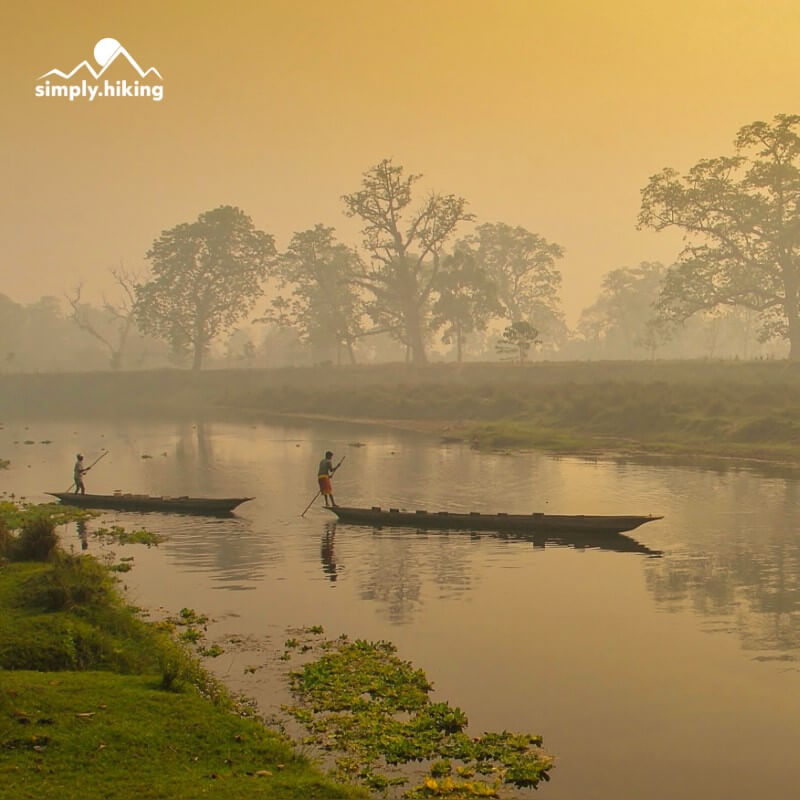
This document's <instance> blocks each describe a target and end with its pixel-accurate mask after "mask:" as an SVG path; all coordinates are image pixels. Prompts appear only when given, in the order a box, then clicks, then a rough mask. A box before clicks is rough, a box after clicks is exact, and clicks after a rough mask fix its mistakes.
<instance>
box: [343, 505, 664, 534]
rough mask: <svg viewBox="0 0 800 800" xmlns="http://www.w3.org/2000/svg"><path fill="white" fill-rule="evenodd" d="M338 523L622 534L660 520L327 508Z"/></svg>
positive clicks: (652, 517) (629, 517)
mask: <svg viewBox="0 0 800 800" xmlns="http://www.w3.org/2000/svg"><path fill="white" fill-rule="evenodd" d="M328 510H329V511H332V512H333V513H334V514H336V516H337V517H338V518H339V519H340V520H341V521H342V522H349V523H352V524H356V525H372V526H378V527H381V526H387V527H392V526H396V527H403V528H408V527H411V528H450V529H462V530H490V531H503V530H513V531H543V532H557V531H572V532H575V531H582V532H585V533H622V532H623V531H632V530H633V529H634V528H638V527H639V526H640V525H644V523H646V522H652V521H653V520H657V519H662V517H656V516H646V517H643V516H616V517H615V516H588V515H583V514H580V515H572V516H570V515H566V514H478V513H476V512H472V513H469V514H457V513H453V512H447V511H435V512H428V511H401V510H399V509H394V508H392V509H381V508H378V507H374V508H353V507H348V506H335V507H334V508H331V509H328Z"/></svg>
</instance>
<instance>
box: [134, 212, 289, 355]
mask: <svg viewBox="0 0 800 800" xmlns="http://www.w3.org/2000/svg"><path fill="white" fill-rule="evenodd" d="M274 255H275V244H274V240H273V238H272V236H270V235H269V234H267V233H264V232H263V231H260V230H257V229H256V228H255V227H254V226H253V221H252V220H251V219H250V217H248V216H247V215H246V214H245V213H244V212H243V211H241V210H240V209H238V208H235V207H233V206H220V207H219V208H216V209H214V210H212V211H206V212H204V213H203V214H200V216H199V217H198V218H197V220H196V221H195V222H191V223H181V224H180V225H176V226H175V227H174V228H171V229H170V230H167V231H163V232H162V233H161V236H159V238H158V239H156V240H155V241H154V242H153V246H152V247H151V248H150V250H149V251H148V253H147V258H148V260H149V261H150V263H151V268H152V271H153V275H154V277H153V279H152V280H151V281H150V282H149V283H145V284H143V285H139V286H137V287H136V318H137V321H138V322H139V325H140V326H141V328H142V330H143V331H144V332H145V333H150V334H153V335H155V336H158V337H160V338H162V339H165V340H167V341H168V342H170V344H171V346H172V349H173V353H174V354H175V355H178V354H179V353H182V352H191V354H192V369H195V370H199V369H200V368H201V366H202V362H203V356H204V355H205V353H206V351H207V349H208V347H209V345H210V343H211V341H212V340H213V339H214V338H215V337H216V336H218V335H220V334H222V333H225V332H227V331H228V330H230V329H231V328H232V327H233V326H234V325H235V324H236V322H237V321H238V320H240V319H241V318H242V317H244V316H245V315H246V314H247V313H248V312H249V311H250V310H251V309H252V307H253V305H254V303H255V302H256V300H257V299H258V298H259V297H260V296H261V294H262V293H263V289H262V287H261V283H262V281H263V280H264V279H265V278H266V276H267V273H268V270H269V268H270V265H271V263H272V258H273V257H274Z"/></svg>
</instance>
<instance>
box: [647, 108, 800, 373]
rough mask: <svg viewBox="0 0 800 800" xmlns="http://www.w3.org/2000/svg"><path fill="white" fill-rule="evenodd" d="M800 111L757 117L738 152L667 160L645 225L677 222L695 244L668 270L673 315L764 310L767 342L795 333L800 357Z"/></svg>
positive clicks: (654, 180) (651, 191)
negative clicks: (680, 163)
mask: <svg viewBox="0 0 800 800" xmlns="http://www.w3.org/2000/svg"><path fill="white" fill-rule="evenodd" d="M799 130H800V116H796V115H786V114H779V115H777V116H776V117H775V118H774V120H773V121H772V123H767V122H754V123H752V124H750V125H746V126H744V127H743V128H741V129H740V130H739V132H738V134H737V136H736V139H735V142H734V147H735V153H734V155H728V156H719V157H717V158H708V159H703V160H701V161H698V162H697V164H695V165H694V166H693V167H692V168H691V169H690V170H689V171H688V172H687V173H686V174H685V175H680V174H679V173H678V172H677V171H676V170H674V169H671V168H667V169H664V170H662V171H661V172H660V173H658V174H657V175H654V176H653V177H651V178H650V181H649V182H648V184H647V186H646V187H645V188H644V189H643V190H642V206H641V211H640V214H639V225H640V226H641V227H647V228H652V229H654V230H657V231H660V230H664V229H666V228H677V229H679V230H681V231H683V232H684V234H685V242H686V244H685V247H684V249H683V251H682V253H681V255H680V258H679V260H678V262H677V263H676V264H675V265H674V266H673V267H671V268H670V269H669V271H668V272H667V275H666V277H665V282H664V287H663V290H662V292H661V295H660V298H659V302H658V308H659V312H660V315H661V316H662V318H664V319H668V320H685V319H687V318H688V317H690V316H691V315H692V314H694V313H695V312H697V311H700V310H702V309H713V308H716V307H718V306H737V305H738V306H743V307H745V308H749V309H753V310H755V311H757V312H759V315H760V319H761V337H762V340H767V339H770V338H775V337H780V338H785V339H788V341H789V345H790V350H789V358H791V359H794V360H797V359H800V317H799V316H798V301H799V300H800V295H799V294H798V292H800V135H799V134H798V131H799Z"/></svg>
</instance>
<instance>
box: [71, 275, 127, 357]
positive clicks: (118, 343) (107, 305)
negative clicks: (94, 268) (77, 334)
mask: <svg viewBox="0 0 800 800" xmlns="http://www.w3.org/2000/svg"><path fill="white" fill-rule="evenodd" d="M110 272H111V274H112V276H113V277H114V281H115V283H116V284H117V286H118V287H119V289H120V292H119V298H118V299H117V300H115V301H110V300H108V299H107V298H106V297H105V295H104V296H103V307H102V310H99V309H93V308H92V307H91V306H90V305H88V304H87V303H82V302H81V293H82V290H83V287H82V286H81V284H78V286H76V287H75V289H74V290H73V292H72V295H69V296H67V302H68V303H69V305H70V308H71V309H72V313H71V314H70V319H71V320H72V321H73V322H74V323H75V324H76V325H77V326H78V327H79V328H80V329H81V330H82V331H86V333H88V334H89V335H90V336H92V337H94V338H95V339H96V340H97V341H98V342H100V343H101V344H102V345H103V346H104V347H105V348H106V350H108V354H109V364H110V366H111V369H120V368H121V367H122V366H123V361H124V357H125V350H126V347H127V344H128V337H129V335H130V333H131V332H132V330H134V329H135V327H136V319H135V315H134V306H135V304H136V284H137V282H138V278H137V276H136V275H135V274H133V273H132V272H129V271H128V270H126V269H125V268H124V267H122V266H120V267H118V268H113V269H111V270H110Z"/></svg>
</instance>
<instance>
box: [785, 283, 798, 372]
mask: <svg viewBox="0 0 800 800" xmlns="http://www.w3.org/2000/svg"><path fill="white" fill-rule="evenodd" d="M783 273H784V279H783V286H784V293H785V297H786V299H785V301H784V304H783V313H784V314H786V327H787V329H788V334H789V361H800V319H798V315H797V283H796V280H795V277H794V275H793V274H792V272H791V270H790V269H787V268H784V270H783Z"/></svg>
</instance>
